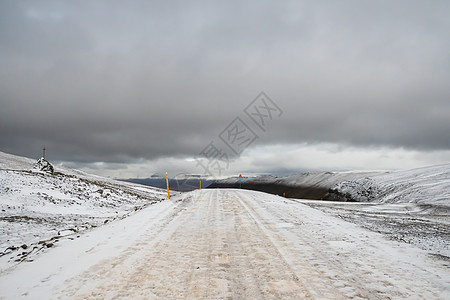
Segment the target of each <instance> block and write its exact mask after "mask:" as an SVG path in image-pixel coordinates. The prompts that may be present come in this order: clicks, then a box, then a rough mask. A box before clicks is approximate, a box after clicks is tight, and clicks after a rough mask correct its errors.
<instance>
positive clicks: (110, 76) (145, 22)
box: [0, 1, 450, 162]
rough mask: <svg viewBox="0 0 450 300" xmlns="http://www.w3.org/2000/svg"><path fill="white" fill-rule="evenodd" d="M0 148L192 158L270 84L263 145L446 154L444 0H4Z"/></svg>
mask: <svg viewBox="0 0 450 300" xmlns="http://www.w3.org/2000/svg"><path fill="white" fill-rule="evenodd" d="M1 6H2V9H0V66H1V68H0V104H1V110H0V134H1V139H0V149H1V150H3V151H9V152H13V153H17V154H23V155H27V156H36V153H39V151H40V150H39V149H40V148H41V147H42V145H46V146H47V148H49V149H51V150H49V153H52V155H54V157H55V158H56V159H59V160H73V161H82V162H94V161H107V162H127V161H136V160H138V159H140V158H146V159H157V158H158V157H162V156H176V157H189V156H194V155H196V154H198V152H199V151H200V150H201V149H202V148H203V147H204V146H205V145H207V144H208V143H209V142H210V141H211V140H212V139H214V138H215V137H216V136H217V134H218V133H219V132H221V131H222V129H223V128H224V127H225V126H226V125H227V124H228V123H229V122H230V121H231V120H232V119H233V118H234V117H235V116H237V115H240V114H242V110H243V108H244V107H245V106H246V105H247V104H248V103H249V102H250V101H251V100H253V98H254V97H255V96H256V95H257V94H258V93H259V92H260V91H261V90H264V91H265V92H267V93H268V94H269V95H270V96H271V97H272V98H273V99H274V100H275V101H276V102H277V103H278V104H279V106H280V107H282V108H283V110H284V112H285V113H284V114H283V116H282V117H281V118H280V119H277V120H274V121H273V124H271V128H270V130H269V131H268V133H266V134H264V135H261V136H260V139H258V141H257V143H255V145H265V144H267V145H270V144H277V143H292V144H295V143H300V142H310V143H314V142H317V143H320V142H336V143H342V144H346V145H359V146H373V145H375V146H377V145H378V146H393V147H405V148H411V149H423V150H435V149H449V148H450V138H449V136H448V133H447V131H448V129H449V128H450V121H449V120H450V117H449V116H450V102H449V101H448V99H449V98H450V91H449V89H448V79H449V78H450V74H449V73H450V55H449V53H450V51H449V50H450V45H449V43H450V33H449V28H450V24H449V23H450V21H449V20H448V12H449V11H450V5H449V4H448V2H446V1H433V2H432V3H430V2H423V1H396V2H394V3H386V2H369V1H345V2H343V3H339V4H338V3H335V2H334V1H330V2H320V3H316V2H309V1H283V2H275V1H245V2H242V1H218V2H211V3H204V2H200V1H198V2H197V1H193V2H189V3H188V2H185V1H175V2H173V1H171V2H168V1H129V2H127V3H125V2H119V1H94V2H79V1H65V2H61V1H48V2H43V3H39V4H37V3H35V2H33V1H30V2H18V1H2V2H1Z"/></svg>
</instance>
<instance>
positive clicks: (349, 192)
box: [326, 164, 450, 210]
mask: <svg viewBox="0 0 450 300" xmlns="http://www.w3.org/2000/svg"><path fill="white" fill-rule="evenodd" d="M326 198H327V199H328V200H339V201H357V202H378V203H414V204H416V205H417V206H419V207H421V208H422V209H427V208H434V209H443V210H448V209H450V164H445V165H440V166H431V167H426V168H419V169H414V170H408V171H398V172H392V173H389V174H383V175H378V176H370V177H365V178H360V179H357V180H350V181H344V182H341V183H339V184H337V185H336V186H335V187H333V188H332V189H331V190H330V192H329V194H328V195H327V197H326Z"/></svg>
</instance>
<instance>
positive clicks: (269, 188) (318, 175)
mask: <svg viewBox="0 0 450 300" xmlns="http://www.w3.org/2000/svg"><path fill="white" fill-rule="evenodd" d="M383 173H384V172H382V171H373V172H314V173H303V174H297V175H290V176H286V177H275V176H271V175H265V176H258V177H244V178H243V179H242V180H241V181H239V178H238V177H232V178H227V179H221V180H217V181H214V182H213V183H212V184H211V185H210V186H209V187H208V188H242V189H248V190H256V191H261V192H266V193H270V194H275V195H280V196H285V197H289V198H299V199H311V200H322V198H323V197H324V196H325V195H326V194H327V193H328V191H329V189H330V188H332V187H333V186H334V185H336V184H337V183H339V182H342V181H347V180H355V179H359V178H364V177H369V176H374V175H379V174H383Z"/></svg>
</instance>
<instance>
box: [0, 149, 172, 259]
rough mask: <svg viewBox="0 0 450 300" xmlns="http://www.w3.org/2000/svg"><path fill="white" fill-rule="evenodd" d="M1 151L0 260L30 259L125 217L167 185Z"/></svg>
mask: <svg viewBox="0 0 450 300" xmlns="http://www.w3.org/2000/svg"><path fill="white" fill-rule="evenodd" d="M35 163H36V160H33V159H29V158H23V157H19V156H15V155H11V154H6V153H2V152H0V260H1V262H2V263H11V262H14V261H16V262H20V261H23V260H31V259H32V257H33V255H35V254H37V253H40V252H42V251H45V249H47V248H50V247H52V246H53V245H54V244H55V243H57V242H58V241H59V240H60V239H62V238H70V239H74V238H78V237H79V236H80V233H82V232H83V231H86V230H88V229H90V228H93V227H97V226H100V225H102V224H105V223H108V222H111V221H114V220H117V219H122V218H124V217H126V216H128V215H130V214H132V213H133V212H135V211H138V210H141V209H142V208H145V207H147V206H149V205H151V204H154V203H156V202H159V201H161V200H163V199H165V198H166V194H165V192H164V191H162V190H159V189H154V188H150V187H144V186H141V185H135V184H132V183H125V182H118V181H115V180H111V179H108V178H102V177H99V176H94V175H90V174H86V173H84V172H81V171H77V170H70V169H66V168H58V167H56V168H55V172H54V173H53V174H49V173H46V172H43V171H40V170H38V169H36V168H35V167H34V164H35Z"/></svg>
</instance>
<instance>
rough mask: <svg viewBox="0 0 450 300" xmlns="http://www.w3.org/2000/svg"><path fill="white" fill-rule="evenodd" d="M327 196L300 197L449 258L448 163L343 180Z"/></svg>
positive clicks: (352, 220) (449, 208)
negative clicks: (318, 198)
mask: <svg viewBox="0 0 450 300" xmlns="http://www.w3.org/2000/svg"><path fill="white" fill-rule="evenodd" d="M328 198H329V199H333V198H334V199H337V200H341V201H345V200H352V201H359V202H358V203H350V202H329V201H303V200H301V201H300V202H302V203H304V204H307V205H309V206H311V207H314V208H317V209H320V210H322V211H324V212H327V213H330V214H333V215H335V216H338V217H340V218H342V219H345V220H347V221H350V222H353V223H356V224H358V225H360V226H362V227H365V228H368V229H371V230H373V231H377V232H381V233H383V234H385V235H386V236H388V237H389V238H391V239H395V240H398V241H403V242H406V243H410V244H413V245H415V246H417V247H419V248H421V249H424V250H427V251H428V252H429V253H430V254H434V255H436V256H439V257H441V258H442V259H446V260H447V261H450V164H446V165H439V166H431V167H426V168H419V169H413V170H407V171H397V172H392V173H389V174H383V175H377V176H370V177H365V178H360V179H357V180H350V181H343V182H341V183H339V184H337V185H336V186H335V187H333V188H332V189H331V192H330V196H329V197H328Z"/></svg>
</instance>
